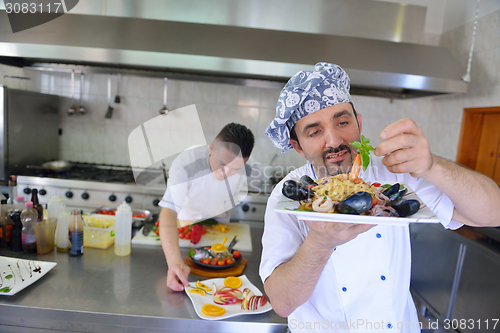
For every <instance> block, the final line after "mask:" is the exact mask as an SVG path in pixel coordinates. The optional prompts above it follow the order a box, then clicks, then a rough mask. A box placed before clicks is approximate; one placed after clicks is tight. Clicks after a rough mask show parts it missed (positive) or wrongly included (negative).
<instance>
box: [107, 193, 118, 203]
mask: <svg viewBox="0 0 500 333" xmlns="http://www.w3.org/2000/svg"><path fill="white" fill-rule="evenodd" d="M108 199H109V201H116V195H114V194H111V195H110V196H109V198H108Z"/></svg>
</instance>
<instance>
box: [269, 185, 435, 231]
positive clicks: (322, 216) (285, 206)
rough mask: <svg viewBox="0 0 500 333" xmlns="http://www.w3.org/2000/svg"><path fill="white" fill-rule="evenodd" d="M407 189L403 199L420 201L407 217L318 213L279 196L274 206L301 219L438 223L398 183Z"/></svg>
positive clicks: (362, 222) (412, 193)
mask: <svg viewBox="0 0 500 333" xmlns="http://www.w3.org/2000/svg"><path fill="white" fill-rule="evenodd" d="M379 183H381V184H391V185H392V184H394V183H396V182H379ZM400 184H401V185H403V186H404V187H406V188H407V189H408V193H407V194H406V196H405V199H407V200H411V199H415V200H418V201H420V209H419V211H418V212H416V213H415V214H413V215H411V216H408V217H393V216H387V217H386V216H367V215H350V214H337V213H319V212H313V211H299V210H295V209H298V208H299V205H300V203H299V202H298V201H293V200H291V199H288V198H286V197H285V196H283V195H282V196H281V198H280V200H279V201H278V203H277V204H276V206H275V207H274V210H275V211H276V212H277V213H282V214H289V215H294V216H296V217H297V218H298V219H301V220H312V221H324V222H344V223H359V224H386V225H407V224H408V223H439V219H438V218H437V216H436V215H434V213H433V212H432V211H431V210H430V209H429V207H427V206H426V205H425V204H424V203H423V202H422V200H421V199H420V198H419V197H418V196H417V195H416V194H415V192H413V190H412V189H411V188H410V187H409V186H408V184H405V183H400Z"/></svg>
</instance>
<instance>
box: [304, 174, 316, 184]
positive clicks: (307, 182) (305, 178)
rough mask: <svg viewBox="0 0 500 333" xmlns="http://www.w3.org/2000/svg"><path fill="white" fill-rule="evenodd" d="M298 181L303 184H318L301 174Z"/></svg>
mask: <svg viewBox="0 0 500 333" xmlns="http://www.w3.org/2000/svg"><path fill="white" fill-rule="evenodd" d="M300 183H301V184H304V185H313V186H318V183H316V182H315V181H314V180H313V179H312V178H311V177H309V176H308V175H303V176H302V177H301V178H300Z"/></svg>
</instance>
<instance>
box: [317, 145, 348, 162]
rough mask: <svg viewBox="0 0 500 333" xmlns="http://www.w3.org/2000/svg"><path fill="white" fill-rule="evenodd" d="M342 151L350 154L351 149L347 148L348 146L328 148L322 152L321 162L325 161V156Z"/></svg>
mask: <svg viewBox="0 0 500 333" xmlns="http://www.w3.org/2000/svg"><path fill="white" fill-rule="evenodd" d="M342 150H347V151H348V152H349V153H352V150H351V147H349V146H348V145H340V146H338V147H336V148H332V147H330V148H328V149H326V150H325V151H324V152H323V161H326V156H327V155H329V154H336V153H339V152H341V151H342Z"/></svg>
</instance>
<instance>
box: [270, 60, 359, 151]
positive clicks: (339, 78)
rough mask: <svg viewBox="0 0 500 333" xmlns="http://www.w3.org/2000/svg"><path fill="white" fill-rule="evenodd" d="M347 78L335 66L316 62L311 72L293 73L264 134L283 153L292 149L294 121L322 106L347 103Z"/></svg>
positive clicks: (348, 97)
mask: <svg viewBox="0 0 500 333" xmlns="http://www.w3.org/2000/svg"><path fill="white" fill-rule="evenodd" d="M349 89H350V80H349V76H347V73H346V72H345V71H344V70H343V69H342V68H341V67H340V66H338V65H335V64H329V63H326V62H319V63H317V64H316V65H315V66H314V71H313V72H309V71H301V72H298V73H297V74H295V75H294V76H293V77H292V78H291V79H290V80H288V82H287V84H286V85H285V87H284V88H283V90H282V91H281V93H280V97H279V99H278V104H277V105H276V118H274V120H273V121H272V122H271V124H270V125H269V127H268V128H267V130H266V135H267V136H268V137H269V138H270V139H271V141H272V142H273V143H274V145H275V146H276V147H277V148H280V149H281V152H282V153H284V152H286V151H288V150H290V149H292V148H293V147H292V145H291V144H290V130H291V129H292V128H293V126H294V125H295V123H296V122H297V121H298V120H299V119H300V118H303V117H305V116H307V115H309V114H311V113H313V112H316V111H318V110H321V109H324V108H326V107H329V106H332V105H336V104H340V103H346V102H351V103H352V99H351V95H350V94H349Z"/></svg>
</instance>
